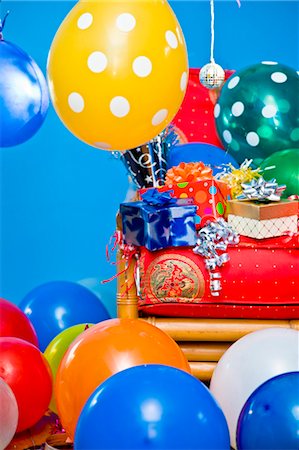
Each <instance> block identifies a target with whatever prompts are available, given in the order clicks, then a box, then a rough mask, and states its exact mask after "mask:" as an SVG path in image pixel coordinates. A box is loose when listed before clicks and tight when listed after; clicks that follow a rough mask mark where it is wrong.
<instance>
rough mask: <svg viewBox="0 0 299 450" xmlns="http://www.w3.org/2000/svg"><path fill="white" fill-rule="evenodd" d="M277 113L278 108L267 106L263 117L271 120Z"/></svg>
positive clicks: (264, 108)
mask: <svg viewBox="0 0 299 450" xmlns="http://www.w3.org/2000/svg"><path fill="white" fill-rule="evenodd" d="M276 113H277V108H276V106H274V105H266V106H264V107H263V109H262V115H263V116H264V117H266V119H270V118H271V117H274V116H275V114H276Z"/></svg>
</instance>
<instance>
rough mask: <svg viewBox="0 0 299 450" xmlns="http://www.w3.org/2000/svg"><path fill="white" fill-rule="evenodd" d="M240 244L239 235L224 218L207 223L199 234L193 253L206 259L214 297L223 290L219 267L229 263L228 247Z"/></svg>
mask: <svg viewBox="0 0 299 450" xmlns="http://www.w3.org/2000/svg"><path fill="white" fill-rule="evenodd" d="M238 243H239V236H238V234H237V233H236V232H235V231H234V230H233V229H232V228H231V227H230V226H229V225H228V223H227V222H226V221H225V220H224V219H222V218H219V219H217V220H216V221H215V222H209V223H207V224H206V226H204V227H203V228H201V230H199V232H198V238H197V243H196V246H195V247H194V249H193V251H194V253H197V254H198V255H201V256H203V257H204V258H205V266H206V269H207V270H208V271H209V273H210V291H211V295H212V296H214V297H215V296H219V293H220V291H221V289H222V286H221V274H220V272H219V271H218V267H221V266H223V264H225V263H227V262H228V261H229V255H228V253H227V247H228V245H237V244H238Z"/></svg>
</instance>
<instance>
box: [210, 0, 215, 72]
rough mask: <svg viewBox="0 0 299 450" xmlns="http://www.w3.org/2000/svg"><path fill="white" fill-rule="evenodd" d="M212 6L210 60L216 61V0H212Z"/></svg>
mask: <svg viewBox="0 0 299 450" xmlns="http://www.w3.org/2000/svg"><path fill="white" fill-rule="evenodd" d="M210 7H211V57H210V62H211V63H213V64H214V63H215V60H214V22H215V14H214V0H210Z"/></svg>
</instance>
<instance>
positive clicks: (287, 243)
mask: <svg viewBox="0 0 299 450" xmlns="http://www.w3.org/2000/svg"><path fill="white" fill-rule="evenodd" d="M228 254H229V256H230V261H229V262H227V263H226V264H225V265H223V266H222V267H220V268H219V272H220V274H221V282H222V289H221V290H220V292H219V294H220V295H219V296H218V297H217V298H216V297H213V296H212V295H211V292H210V285H209V282H210V274H209V272H208V271H207V269H206V267H205V261H204V258H203V257H201V256H199V255H197V254H195V253H194V252H193V251H192V249H190V248H182V247H181V248H169V249H165V250H161V251H158V252H155V253H152V252H149V251H147V250H146V249H144V248H142V250H141V257H140V260H139V270H140V300H139V309H140V310H141V311H142V312H143V313H144V314H149V315H150V314H153V315H162V316H163V315H164V316H174V317H176V316H178V317H212V318H220V317H222V318H224V317H226V318H238V317H239V318H255V319H258V318H266V319H284V318H287V319H292V318H294V319H295V318H299V279H298V276H297V275H298V271H299V243H298V235H296V236H293V237H288V236H284V237H279V238H271V239H264V240H263V241H258V240H255V239H250V238H242V241H241V242H240V244H239V245H237V246H235V247H229V248H228Z"/></svg>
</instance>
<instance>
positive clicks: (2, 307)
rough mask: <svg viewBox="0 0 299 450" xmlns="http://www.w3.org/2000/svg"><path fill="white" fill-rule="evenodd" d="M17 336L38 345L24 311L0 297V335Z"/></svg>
mask: <svg viewBox="0 0 299 450" xmlns="http://www.w3.org/2000/svg"><path fill="white" fill-rule="evenodd" d="M4 336H7V337H17V338H20V339H24V340H25V341H28V342H31V344H33V345H35V346H36V347H38V339H37V335H36V332H35V330H34V328H33V325H32V323H31V322H30V320H29V319H28V317H27V316H26V314H25V313H23V311H21V310H20V308H18V306H16V305H14V304H13V303H11V302H9V301H8V300H5V299H4V298H0V337H4Z"/></svg>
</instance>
